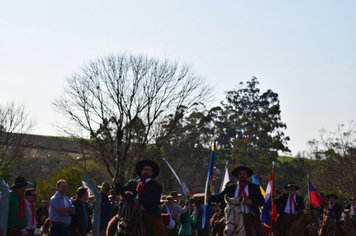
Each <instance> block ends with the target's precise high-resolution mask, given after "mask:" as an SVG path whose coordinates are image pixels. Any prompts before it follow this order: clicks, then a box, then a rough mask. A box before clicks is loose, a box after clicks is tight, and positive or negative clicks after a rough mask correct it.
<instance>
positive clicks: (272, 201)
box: [270, 161, 274, 235]
mask: <svg viewBox="0 0 356 236" xmlns="http://www.w3.org/2000/svg"><path fill="white" fill-rule="evenodd" d="M273 192H274V161H272V189H271V223H270V226H271V233H270V235H273V226H272V225H273V224H272V223H273V217H272V214H273V205H274V196H273Z"/></svg>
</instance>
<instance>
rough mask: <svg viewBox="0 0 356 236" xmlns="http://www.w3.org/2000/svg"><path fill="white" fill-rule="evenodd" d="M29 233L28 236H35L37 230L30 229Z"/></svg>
mask: <svg viewBox="0 0 356 236" xmlns="http://www.w3.org/2000/svg"><path fill="white" fill-rule="evenodd" d="M26 231H27V236H35V230H34V229H28V230H26Z"/></svg>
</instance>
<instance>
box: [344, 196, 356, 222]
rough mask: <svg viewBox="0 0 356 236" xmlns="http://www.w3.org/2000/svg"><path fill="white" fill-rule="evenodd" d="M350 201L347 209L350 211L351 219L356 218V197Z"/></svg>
mask: <svg viewBox="0 0 356 236" xmlns="http://www.w3.org/2000/svg"><path fill="white" fill-rule="evenodd" d="M349 200H350V202H351V203H349V204H347V206H346V209H350V216H351V218H355V216H356V197H352V198H350V199H349Z"/></svg>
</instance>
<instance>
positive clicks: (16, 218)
mask: <svg viewBox="0 0 356 236" xmlns="http://www.w3.org/2000/svg"><path fill="white" fill-rule="evenodd" d="M27 185H28V183H27V181H26V179H25V178H24V177H21V176H19V177H17V178H16V179H15V181H14V183H13V184H12V185H11V186H10V188H11V189H12V190H11V191H10V207H9V214H8V222H7V235H13V236H17V235H19V236H20V235H22V232H21V230H22V229H23V228H25V227H26V226H27V222H28V217H27V209H26V208H27V207H26V201H25V198H24V193H25V191H26V188H27Z"/></svg>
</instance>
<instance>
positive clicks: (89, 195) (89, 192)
mask: <svg viewBox="0 0 356 236" xmlns="http://www.w3.org/2000/svg"><path fill="white" fill-rule="evenodd" d="M82 184H83V187H84V188H86V189H87V190H88V197H95V195H94V193H93V192H92V191H91V190H90V188H89V186H88V184H87V183H85V182H84V180H82Z"/></svg>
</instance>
